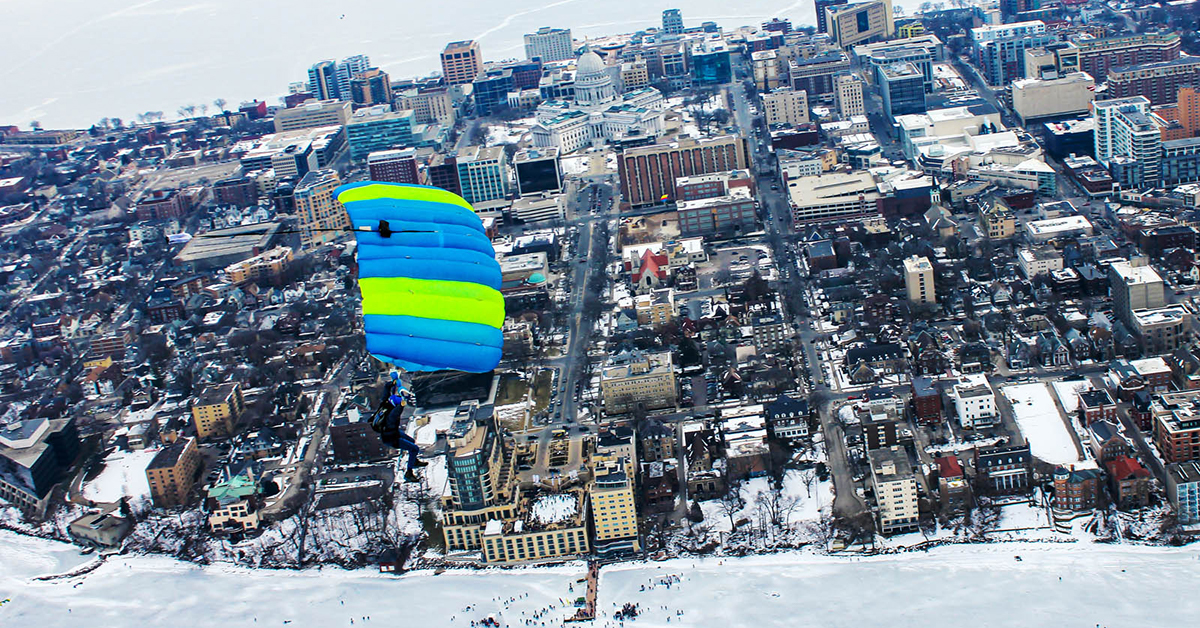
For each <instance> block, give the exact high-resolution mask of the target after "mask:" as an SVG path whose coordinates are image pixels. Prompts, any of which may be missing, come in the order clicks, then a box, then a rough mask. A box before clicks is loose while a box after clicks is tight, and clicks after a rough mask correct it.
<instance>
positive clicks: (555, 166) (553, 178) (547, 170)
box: [513, 146, 562, 196]
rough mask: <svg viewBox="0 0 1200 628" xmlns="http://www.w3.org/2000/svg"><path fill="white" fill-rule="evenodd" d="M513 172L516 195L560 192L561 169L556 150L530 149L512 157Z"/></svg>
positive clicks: (549, 148) (550, 148)
mask: <svg viewBox="0 0 1200 628" xmlns="http://www.w3.org/2000/svg"><path fill="white" fill-rule="evenodd" d="M513 170H515V171H516V175H517V194H518V195H520V196H525V195H527V194H537V193H540V192H561V191H562V169H561V167H560V166H559V161H558V149H557V148H554V147H553V146H551V147H548V148H530V149H526V150H523V151H521V152H519V153H517V154H516V155H514V156H513Z"/></svg>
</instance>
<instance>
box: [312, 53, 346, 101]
mask: <svg viewBox="0 0 1200 628" xmlns="http://www.w3.org/2000/svg"><path fill="white" fill-rule="evenodd" d="M308 93H310V94H312V96H313V98H316V99H317V100H337V99H338V98H339V97H340V96H341V92H340V91H338V82H337V65H336V64H335V63H334V62H333V61H330V60H325V61H318V62H317V63H314V64H313V66H312V67H311V68H309V69H308Z"/></svg>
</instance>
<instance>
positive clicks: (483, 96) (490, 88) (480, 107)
mask: <svg viewBox="0 0 1200 628" xmlns="http://www.w3.org/2000/svg"><path fill="white" fill-rule="evenodd" d="M471 87H472V93H473V94H474V99H475V115H478V116H490V115H493V114H495V113H498V112H500V111H501V110H503V109H505V108H507V107H508V94H509V92H512V91H515V90H516V87H515V84H514V82H513V73H512V70H511V69H510V68H503V67H501V68H490V69H487V70H484V71H483V72H480V73H479V74H477V75H476V76H475V79H474V80H473V81H471Z"/></svg>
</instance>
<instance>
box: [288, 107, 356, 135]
mask: <svg viewBox="0 0 1200 628" xmlns="http://www.w3.org/2000/svg"><path fill="white" fill-rule="evenodd" d="M353 111H354V108H353V106H352V105H351V104H350V103H349V102H342V101H340V100H309V101H306V102H304V103H301V104H299V105H297V106H295V107H292V108H291V109H280V110H279V111H276V112H275V132H276V133H283V132H285V131H298V130H301V129H313V128H317V127H324V126H340V125H344V124H346V123H347V122H349V121H350V115H351V114H352V113H353Z"/></svg>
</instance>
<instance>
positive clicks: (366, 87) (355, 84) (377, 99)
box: [350, 68, 392, 105]
mask: <svg viewBox="0 0 1200 628" xmlns="http://www.w3.org/2000/svg"><path fill="white" fill-rule="evenodd" d="M350 99H351V100H353V101H354V104H356V105H382V104H389V105H390V104H391V103H392V81H391V79H390V78H389V77H388V75H387V72H384V71H383V70H380V69H379V68H371V69H369V70H367V71H366V72H361V73H359V74H357V75H355V76H354V78H352V79H350Z"/></svg>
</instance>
